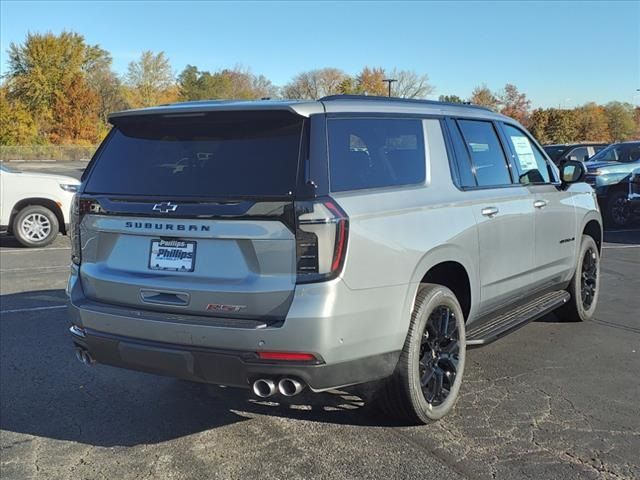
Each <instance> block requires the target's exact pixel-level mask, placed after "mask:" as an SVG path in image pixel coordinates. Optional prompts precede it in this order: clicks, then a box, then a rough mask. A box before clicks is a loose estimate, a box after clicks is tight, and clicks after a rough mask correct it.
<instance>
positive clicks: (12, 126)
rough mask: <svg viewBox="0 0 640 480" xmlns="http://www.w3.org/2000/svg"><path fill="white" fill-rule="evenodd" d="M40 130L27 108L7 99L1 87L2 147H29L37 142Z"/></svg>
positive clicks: (4, 89) (0, 137) (5, 90)
mask: <svg viewBox="0 0 640 480" xmlns="http://www.w3.org/2000/svg"><path fill="white" fill-rule="evenodd" d="M37 135H38V129H37V127H36V124H35V122H34V120H33V117H32V116H31V113H29V110H28V109H27V107H26V106H25V105H24V104H22V102H20V101H19V100H9V98H7V88H6V87H4V86H2V87H0V145H29V144H32V143H34V142H35V141H36V137H37Z"/></svg>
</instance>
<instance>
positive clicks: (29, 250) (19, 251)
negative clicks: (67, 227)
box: [0, 247, 71, 253]
mask: <svg viewBox="0 0 640 480" xmlns="http://www.w3.org/2000/svg"><path fill="white" fill-rule="evenodd" d="M50 250H71V247H51V248H25V249H22V250H0V253H31V252H47V251H50Z"/></svg>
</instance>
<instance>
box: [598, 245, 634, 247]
mask: <svg viewBox="0 0 640 480" xmlns="http://www.w3.org/2000/svg"><path fill="white" fill-rule="evenodd" d="M602 248H640V245H605V246H604V247H602Z"/></svg>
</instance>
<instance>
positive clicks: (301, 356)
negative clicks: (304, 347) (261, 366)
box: [258, 352, 316, 362]
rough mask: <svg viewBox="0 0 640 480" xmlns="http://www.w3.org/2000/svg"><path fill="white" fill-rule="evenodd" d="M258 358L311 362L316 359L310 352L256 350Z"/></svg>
mask: <svg viewBox="0 0 640 480" xmlns="http://www.w3.org/2000/svg"><path fill="white" fill-rule="evenodd" d="M258 358H259V359H260V360H286V361H293V362H311V361H314V360H316V356H315V355H313V354H311V353H296V352H258Z"/></svg>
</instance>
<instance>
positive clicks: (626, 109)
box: [604, 102, 636, 142]
mask: <svg viewBox="0 0 640 480" xmlns="http://www.w3.org/2000/svg"><path fill="white" fill-rule="evenodd" d="M604 112H605V115H606V117H607V123H608V125H609V140H610V141H611V142H619V141H624V140H628V139H630V138H632V136H633V134H634V132H635V130H636V122H635V118H634V111H633V106H632V105H631V104H630V103H622V102H609V103H607V104H606V105H605V107H604Z"/></svg>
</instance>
